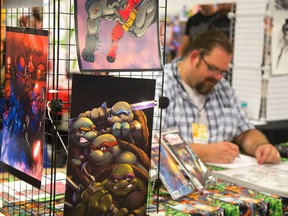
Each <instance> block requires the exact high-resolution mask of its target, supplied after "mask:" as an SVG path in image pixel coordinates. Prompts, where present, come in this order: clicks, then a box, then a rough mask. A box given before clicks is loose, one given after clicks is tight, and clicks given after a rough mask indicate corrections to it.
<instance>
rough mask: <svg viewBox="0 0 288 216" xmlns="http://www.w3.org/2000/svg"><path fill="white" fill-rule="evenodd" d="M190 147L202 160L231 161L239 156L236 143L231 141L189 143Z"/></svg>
mask: <svg viewBox="0 0 288 216" xmlns="http://www.w3.org/2000/svg"><path fill="white" fill-rule="evenodd" d="M191 147H192V149H193V150H194V151H195V153H196V154H197V155H198V156H199V157H200V159H201V160H202V161H203V162H211V163H231V162H232V161H234V160H235V159H236V158H237V157H238V156H239V147H238V145H236V144H234V143H231V142H217V143H210V144H207V145H203V144H191Z"/></svg>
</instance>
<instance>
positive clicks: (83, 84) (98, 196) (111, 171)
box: [64, 74, 155, 216]
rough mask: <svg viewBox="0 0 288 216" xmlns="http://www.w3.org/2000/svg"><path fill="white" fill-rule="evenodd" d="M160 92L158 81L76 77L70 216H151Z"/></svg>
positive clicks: (69, 170)
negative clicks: (155, 119)
mask: <svg viewBox="0 0 288 216" xmlns="http://www.w3.org/2000/svg"><path fill="white" fill-rule="evenodd" d="M139 86H145V88H141V89H140V88H139ZM154 92H155V80H152V79H150V80H149V79H132V78H120V77H112V76H92V75H79V74H73V78H72V98H71V119H70V122H69V147H68V161H67V180H66V182H67V183H66V193H65V203H66V205H65V207H64V215H73V214H74V213H76V212H77V214H78V215H87V214H90V213H91V212H93V214H94V215H103V216H104V215H107V216H108V215H118V214H124V213H125V214H127V215H128V214H132V212H138V215H143V216H144V215H146V205H147V193H148V178H149V177H148V172H149V168H150V152H151V145H150V143H151V138H152V137H151V133H152V120H153V106H154V105H153V103H154ZM150 102H151V103H150ZM147 104H148V106H146V107H145V105H147ZM151 104H152V106H150V105H151ZM143 105H144V106H143ZM145 108H146V109H145ZM85 194H87V197H89V198H88V199H86V200H83V199H79V198H80V197H82V196H83V195H85ZM94 201H95V205H93V206H91V205H90V204H89V203H91V202H93V203H94Z"/></svg>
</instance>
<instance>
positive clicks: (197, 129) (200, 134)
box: [192, 123, 209, 144]
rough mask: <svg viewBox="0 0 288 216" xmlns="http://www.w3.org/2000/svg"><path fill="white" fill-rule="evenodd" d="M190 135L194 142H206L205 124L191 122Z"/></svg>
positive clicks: (207, 136) (206, 131) (207, 137)
mask: <svg viewBox="0 0 288 216" xmlns="http://www.w3.org/2000/svg"><path fill="white" fill-rule="evenodd" d="M192 135H193V140H194V143H203V144H207V143H208V139H209V133H208V130H207V127H206V126H205V125H201V124H196V123H192Z"/></svg>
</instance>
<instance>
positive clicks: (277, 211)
mask: <svg viewBox="0 0 288 216" xmlns="http://www.w3.org/2000/svg"><path fill="white" fill-rule="evenodd" d="M218 181H219V183H217V185H215V187H216V189H218V191H222V192H223V191H231V192H233V193H234V194H238V195H243V196H246V197H251V198H254V199H256V200H261V202H260V203H258V204H257V205H260V206H261V207H260V209H266V208H267V206H266V205H268V211H269V215H282V214H283V213H284V212H285V211H286V212H287V209H288V208H287V198H284V197H280V196H277V195H272V194H265V193H262V192H259V191H255V190H252V189H249V188H245V187H242V186H239V185H236V184H233V183H230V182H225V181H221V180H218ZM214 191H215V190H214ZM282 212H283V213H282ZM286 214H287V213H286ZM284 215H285V214H284Z"/></svg>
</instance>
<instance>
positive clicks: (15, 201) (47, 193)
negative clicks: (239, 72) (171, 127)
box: [0, 0, 166, 215]
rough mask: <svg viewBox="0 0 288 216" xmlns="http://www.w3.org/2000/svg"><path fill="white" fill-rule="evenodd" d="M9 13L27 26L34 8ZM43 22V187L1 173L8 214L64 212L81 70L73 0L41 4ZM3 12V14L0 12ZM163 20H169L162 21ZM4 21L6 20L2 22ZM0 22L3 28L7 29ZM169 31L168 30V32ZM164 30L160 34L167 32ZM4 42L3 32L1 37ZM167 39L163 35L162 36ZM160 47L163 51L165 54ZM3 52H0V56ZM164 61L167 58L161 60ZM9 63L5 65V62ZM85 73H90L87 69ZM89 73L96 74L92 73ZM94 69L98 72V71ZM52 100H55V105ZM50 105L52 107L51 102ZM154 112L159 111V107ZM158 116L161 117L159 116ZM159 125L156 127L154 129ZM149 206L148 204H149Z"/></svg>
mask: <svg viewBox="0 0 288 216" xmlns="http://www.w3.org/2000/svg"><path fill="white" fill-rule="evenodd" d="M165 11H166V1H165V0H161V1H159V13H160V14H164V15H166V12H165ZM1 13H3V15H4V16H5V17H6V18H5V20H4V22H3V24H4V25H5V26H12V27H21V26H22V27H24V28H25V27H32V25H33V23H30V25H31V26H23V24H22V23H21V22H20V17H22V16H29V17H30V16H32V14H33V9H32V8H13V9H6V10H1ZM40 15H41V16H42V18H43V20H42V27H43V29H44V30H48V32H49V51H48V53H49V54H48V55H49V57H48V62H49V63H48V70H47V71H48V72H47V90H48V91H47V95H46V97H47V101H46V103H47V111H46V112H47V114H46V118H45V143H46V145H45V154H44V155H45V156H44V169H43V174H42V175H43V176H42V181H41V189H38V188H35V187H33V186H31V185H30V184H28V183H26V182H24V181H22V180H20V179H18V178H17V177H15V176H14V175H12V174H10V173H7V172H3V171H2V172H1V173H0V179H1V180H0V181H1V188H0V193H1V196H0V209H1V210H0V212H2V213H3V214H5V215H17V214H19V215H44V214H45V215H55V214H57V215H62V214H63V207H64V192H63V191H65V182H66V174H65V172H66V157H67V152H66V148H67V144H68V122H69V118H70V96H71V95H70V94H71V85H72V82H71V75H72V74H73V73H80V72H79V68H78V62H77V54H76V42H75V24H74V1H73V0H69V1H67V0H60V1H49V2H48V4H45V5H44V7H41V11H40ZM1 17H2V16H1ZM160 22H165V20H164V21H160ZM1 23H2V22H1ZM5 26H2V25H1V28H5ZM164 35H165V34H164ZM164 35H162V36H160V37H165V36H164ZM0 39H1V42H5V37H3V36H1V38H0ZM164 41H165V40H164ZM163 49H165V48H163V47H161V53H163ZM2 54H4V55H5V51H1V55H2ZM162 61H163V62H165V59H162ZM4 66H5V65H4ZM4 66H3V65H2V63H1V67H2V69H1V77H0V79H1V84H2V83H3V81H4V75H3V73H2V72H4ZM86 74H87V73H86ZM90 74H92V75H93V74H94V73H93V72H90ZM95 74H96V73H95ZM111 75H114V76H120V77H130V78H134V77H135V78H143V79H156V78H157V77H158V78H159V77H160V78H161V77H162V75H163V74H162V72H161V71H157V72H154V71H151V72H148V71H145V72H132V71H129V72H124V73H116V72H114V73H113V74H111ZM51 103H53V105H56V108H55V107H54V108H53V109H51ZM48 104H49V106H48ZM155 115H160V114H159V112H155ZM155 118H160V116H155ZM156 129H157V128H156ZM148 210H149V209H148Z"/></svg>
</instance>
